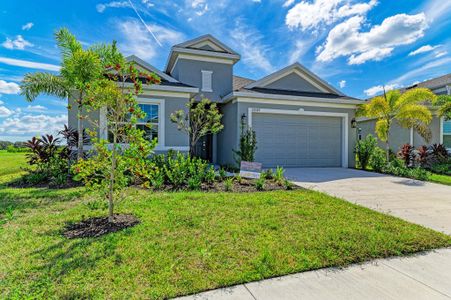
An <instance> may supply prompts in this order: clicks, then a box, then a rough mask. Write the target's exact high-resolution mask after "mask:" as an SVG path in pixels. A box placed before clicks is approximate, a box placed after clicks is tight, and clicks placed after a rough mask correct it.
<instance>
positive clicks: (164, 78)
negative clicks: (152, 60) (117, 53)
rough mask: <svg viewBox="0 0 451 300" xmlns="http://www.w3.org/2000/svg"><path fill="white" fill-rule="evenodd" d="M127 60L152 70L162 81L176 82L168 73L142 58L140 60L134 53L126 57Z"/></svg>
mask: <svg viewBox="0 0 451 300" xmlns="http://www.w3.org/2000/svg"><path fill="white" fill-rule="evenodd" d="M126 59H127V61H133V62H135V63H136V64H138V65H140V66H141V67H143V68H144V69H146V70H148V71H149V72H153V73H155V74H157V75H158V76H159V77H160V78H161V80H162V81H167V82H172V83H177V82H178V81H177V80H176V79H175V78H173V77H171V76H169V75H168V74H166V73H164V72H162V71H160V70H158V69H157V68H155V67H154V66H152V65H151V64H149V63H147V62H145V61H144V60H142V59H141V58H139V57H138V56H136V55H130V56H127V57H126Z"/></svg>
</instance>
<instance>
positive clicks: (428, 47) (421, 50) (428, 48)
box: [409, 45, 440, 56]
mask: <svg viewBox="0 0 451 300" xmlns="http://www.w3.org/2000/svg"><path fill="white" fill-rule="evenodd" d="M437 47H440V45H437V46H431V45H425V46H422V47H420V48H418V49H417V50H415V51H412V52H410V53H409V56H414V55H417V54H421V53H425V52H430V51H432V50H434V49H435V48H437Z"/></svg>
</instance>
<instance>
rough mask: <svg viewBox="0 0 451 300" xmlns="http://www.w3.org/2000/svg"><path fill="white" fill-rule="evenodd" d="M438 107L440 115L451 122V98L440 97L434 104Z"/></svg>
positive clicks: (446, 96) (448, 96) (447, 96)
mask: <svg viewBox="0 0 451 300" xmlns="http://www.w3.org/2000/svg"><path fill="white" fill-rule="evenodd" d="M433 104H434V105H435V106H437V107H438V115H439V116H440V117H443V118H445V120H446V121H448V120H451V96H450V95H440V96H438V97H437V99H436V100H435V101H434V102H433Z"/></svg>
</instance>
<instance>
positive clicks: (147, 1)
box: [141, 0, 155, 8]
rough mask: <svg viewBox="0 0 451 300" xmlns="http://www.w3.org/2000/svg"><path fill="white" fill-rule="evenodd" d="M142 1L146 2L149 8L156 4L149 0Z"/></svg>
mask: <svg viewBox="0 0 451 300" xmlns="http://www.w3.org/2000/svg"><path fill="white" fill-rule="evenodd" d="M141 3H142V4H144V5H145V6H146V7H147V8H151V7H154V6H155V4H153V3H152V2H150V1H149V0H141Z"/></svg>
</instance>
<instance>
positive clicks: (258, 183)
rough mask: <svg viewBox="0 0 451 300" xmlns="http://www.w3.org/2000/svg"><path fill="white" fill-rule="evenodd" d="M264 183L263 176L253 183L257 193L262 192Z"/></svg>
mask: <svg viewBox="0 0 451 300" xmlns="http://www.w3.org/2000/svg"><path fill="white" fill-rule="evenodd" d="M262 174H263V173H262ZM265 182H266V179H265V177H264V176H261V177H260V178H259V179H257V180H256V181H255V188H256V189H257V191H263V190H264V189H265Z"/></svg>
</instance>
